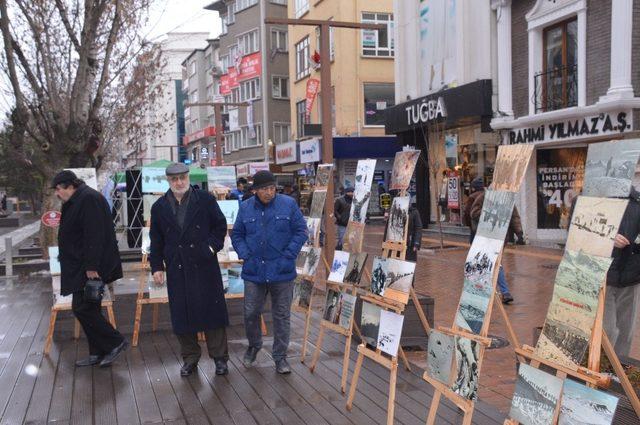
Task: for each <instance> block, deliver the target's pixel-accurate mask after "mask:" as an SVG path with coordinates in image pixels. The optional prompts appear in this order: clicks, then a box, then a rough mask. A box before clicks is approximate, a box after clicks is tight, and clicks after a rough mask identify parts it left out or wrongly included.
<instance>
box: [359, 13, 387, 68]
mask: <svg viewBox="0 0 640 425" xmlns="http://www.w3.org/2000/svg"><path fill="white" fill-rule="evenodd" d="M362 22H363V23H367V24H385V25H386V26H387V28H386V29H383V30H362V32H361V33H362V54H363V55H364V56H374V57H393V48H394V46H393V14H391V13H366V12H365V13H362Z"/></svg>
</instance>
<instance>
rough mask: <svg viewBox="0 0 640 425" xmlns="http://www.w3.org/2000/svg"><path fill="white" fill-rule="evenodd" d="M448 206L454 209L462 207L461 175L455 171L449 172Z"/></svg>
mask: <svg viewBox="0 0 640 425" xmlns="http://www.w3.org/2000/svg"><path fill="white" fill-rule="evenodd" d="M447 207H448V208H449V209H452V210H458V209H460V177H458V175H457V173H455V172H449V173H448V179H447Z"/></svg>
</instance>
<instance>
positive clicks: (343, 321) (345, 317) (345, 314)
mask: <svg viewBox="0 0 640 425" xmlns="http://www.w3.org/2000/svg"><path fill="white" fill-rule="evenodd" d="M340 298H341V300H340V301H341V302H342V310H341V314H340V316H339V317H338V319H337V323H336V324H337V325H339V326H340V327H342V328H343V329H345V330H349V329H351V319H352V318H353V312H354V311H355V309H356V297H355V296H354V295H351V294H347V293H346V292H341V293H340Z"/></svg>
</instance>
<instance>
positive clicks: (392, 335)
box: [377, 310, 404, 356]
mask: <svg viewBox="0 0 640 425" xmlns="http://www.w3.org/2000/svg"><path fill="white" fill-rule="evenodd" d="M403 323H404V316H403V315H402V314H398V313H394V312H393V311H386V310H381V311H380V327H379V330H378V345H377V347H378V348H379V349H380V350H381V351H383V352H385V353H387V354H389V355H390V356H397V355H398V347H400V337H401V336H402V324H403Z"/></svg>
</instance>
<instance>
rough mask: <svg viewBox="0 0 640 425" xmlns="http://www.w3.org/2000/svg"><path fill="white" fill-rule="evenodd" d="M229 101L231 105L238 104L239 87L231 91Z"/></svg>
mask: <svg viewBox="0 0 640 425" xmlns="http://www.w3.org/2000/svg"><path fill="white" fill-rule="evenodd" d="M231 101H232V102H233V103H238V102H240V87H236V88H234V89H231Z"/></svg>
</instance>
